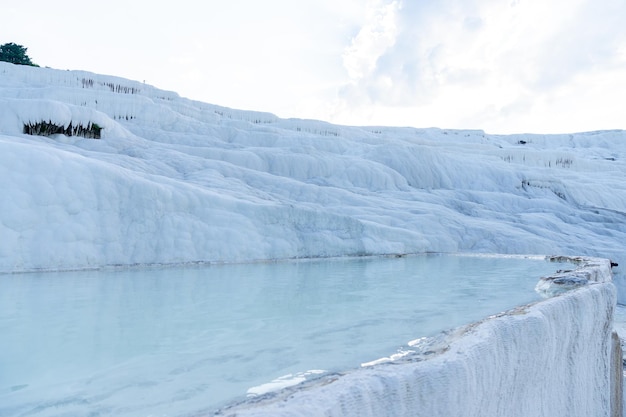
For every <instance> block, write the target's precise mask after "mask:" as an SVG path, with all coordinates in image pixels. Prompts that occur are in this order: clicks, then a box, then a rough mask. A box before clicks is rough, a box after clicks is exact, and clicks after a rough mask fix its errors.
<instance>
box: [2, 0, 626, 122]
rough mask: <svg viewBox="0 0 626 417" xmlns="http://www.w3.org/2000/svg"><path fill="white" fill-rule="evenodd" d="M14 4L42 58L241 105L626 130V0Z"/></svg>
mask: <svg viewBox="0 0 626 417" xmlns="http://www.w3.org/2000/svg"><path fill="white" fill-rule="evenodd" d="M5 9H6V10H4V15H3V16H4V17H5V19H4V24H3V32H4V34H5V36H6V37H7V38H6V40H5V41H6V42H17V43H20V44H24V45H25V46H27V47H28V48H29V54H30V55H31V57H32V58H33V60H34V62H37V63H38V64H40V65H49V66H52V67H54V68H62V69H65V68H71V69H85V70H89V71H94V72H99V73H104V74H114V75H119V76H123V77H127V78H132V79H136V80H140V81H142V80H146V82H148V83H150V84H154V85H156V86H158V87H161V88H165V89H171V90H175V91H177V92H179V93H180V94H181V95H183V96H186V97H190V98H193V99H198V100H203V101H207V102H210V103H215V104H220V105H224V106H229V107H236V108H246V109H255V110H261V111H270V112H275V113H276V114H278V115H279V116H282V117H305V118H320V119H324V120H329V121H331V122H336V123H348V124H387V125H389V124H399V125H413V126H440V127H447V128H483V129H486V130H491V131H493V130H494V129H502V127H503V126H504V129H505V130H506V131H518V130H525V131H528V130H530V128H529V126H530V127H532V129H533V130H535V131H564V130H569V125H567V124H566V122H559V123H557V122H556V119H554V118H552V119H549V120H548V119H546V117H544V114H546V113H551V114H556V113H559V112H563V111H564V109H565V108H567V109H568V110H567V111H568V112H570V113H571V112H574V111H576V112H577V113H578V114H580V115H579V116H577V117H578V118H579V119H578V120H577V121H578V122H579V124H578V125H579V126H586V128H585V129H601V128H619V127H622V128H626V126H625V125H624V121H623V120H624V119H623V117H621V118H619V117H615V118H609V117H608V116H607V115H609V114H613V110H612V109H611V108H609V106H611V104H609V103H611V102H614V101H615V100H616V99H617V97H618V95H619V90H618V88H613V89H611V88H607V87H600V86H603V85H605V83H608V85H611V84H612V85H616V86H621V85H623V84H624V78H626V73H624V71H618V70H617V69H619V68H622V69H623V68H624V66H625V65H626V25H624V24H623V16H626V2H624V1H623V0H602V1H599V2H598V1H592V0H567V1H566V0H551V1H544V0H507V1H502V0H441V1H414V0H367V1H365V0H342V1H339V2H337V1H336V0H316V1H314V0H302V1H299V2H293V1H289V0H267V1H266V2H263V3H259V2H253V1H251V0H232V1H230V2H218V1H216V0H207V1H206V2H203V3H198V2H194V1H192V0H179V2H177V3H176V4H175V5H170V4H167V5H166V4H164V3H163V4H162V3H158V2H157V3H154V2H147V1H146V0H142V1H139V0H137V1H136V2H133V3H132V4H130V3H128V2H123V1H122V0H111V2H109V3H107V5H106V7H104V6H102V5H100V6H97V7H96V6H94V5H91V4H89V5H86V4H84V2H82V3H81V2H79V1H78V0H59V1H57V2H49V1H43V0H23V1H21V2H13V3H12V4H11V5H10V7H7V8H5ZM32 10H36V11H37V13H31V11H32ZM25 15H28V16H29V18H28V21H29V25H27V26H25V25H24V24H23V16H25ZM51 22H71V24H51ZM582 89H585V91H582ZM563 97H569V99H568V100H570V101H567V102H565V101H563V99H562V98H563ZM582 97H584V100H585V101H583V99H582ZM583 109H584V110H583ZM600 120H603V123H600V122H599V121H600ZM540 121H541V122H540ZM583 121H584V123H583ZM501 131H502V130H501Z"/></svg>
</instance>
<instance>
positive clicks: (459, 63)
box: [333, 0, 626, 131]
mask: <svg viewBox="0 0 626 417" xmlns="http://www.w3.org/2000/svg"><path fill="white" fill-rule="evenodd" d="M393 4H395V2H394V3H393ZM395 11H396V12H395V13H394V20H393V22H394V25H393V31H391V30H387V31H386V32H385V31H381V32H382V33H391V34H392V35H393V36H388V37H387V38H386V39H387V42H382V41H381V42H380V43H379V44H376V43H375V42H371V41H370V42H369V43H368V42H363V43H364V44H365V45H375V46H371V47H370V48H369V49H368V48H367V47H363V48H362V50H364V51H366V52H365V53H364V54H363V57H364V58H363V59H362V60H361V61H358V60H356V59H355V60H354V61H352V65H351V66H348V65H347V68H348V74H349V75H350V77H351V82H350V83H347V84H346V85H345V86H344V87H343V88H342V89H341V90H340V97H339V98H340V102H339V104H338V105H337V107H336V112H335V113H334V115H333V120H334V121H337V122H347V123H358V121H359V120H361V119H363V118H370V122H372V123H374V124H386V121H391V122H392V123H394V124H405V125H425V124H426V125H439V126H446V127H458V128H463V127H468V128H469V127H471V128H481V127H482V128H485V129H490V128H493V127H496V128H498V129H504V130H505V131H511V129H512V130H516V129H523V128H524V126H527V125H529V124H530V125H532V126H533V127H534V128H535V129H539V130H541V131H547V130H550V131H554V130H557V131H558V130H564V129H567V125H565V123H566V122H562V123H560V124H558V125H557V124H555V123H551V122H550V120H546V118H545V117H543V114H545V113H539V114H538V113H537V112H538V111H539V109H542V111H544V112H545V111H548V110H551V111H553V112H556V111H558V110H559V108H568V109H569V110H570V111H572V109H573V108H580V109H582V108H584V109H585V111H587V112H589V113H591V112H592V109H590V106H589V105H588V104H587V103H583V102H580V101H579V100H577V97H582V96H583V95H584V96H585V97H586V98H587V99H589V100H591V101H592V102H594V103H595V106H597V107H602V106H605V105H606V103H607V99H606V97H607V96H590V93H589V92H585V93H584V94H580V95H577V94H576V93H575V91H576V90H577V89H580V88H589V85H590V84H589V83H590V82H591V81H590V80H592V79H596V77H614V78H613V79H614V83H615V84H619V83H620V82H621V81H622V80H623V79H624V77H625V76H624V75H623V74H620V73H618V72H615V71H613V70H612V68H617V67H619V66H620V65H623V64H624V63H626V62H625V60H624V45H626V36H625V35H626V29H625V26H624V25H623V24H622V22H621V21H620V16H625V15H626V4H624V3H623V2H619V1H614V0H609V1H606V2H604V1H603V2H600V3H598V2H592V1H590V0H574V1H564V0H555V1H551V2H544V1H540V0H519V1H516V2H513V3H510V2H501V1H495V0H491V1H466V0H449V1H444V2H439V3H437V4H424V3H423V2H410V1H404V2H403V3H402V4H399V5H398V7H396V8H395ZM374 17H376V18H377V19H378V25H377V24H376V23H374V22H372V21H370V22H368V23H367V24H366V25H365V26H364V28H363V31H362V32H361V33H364V34H366V35H367V34H369V33H371V32H373V31H372V30H371V29H370V28H372V27H380V28H388V27H391V25H388V24H387V23H386V20H385V15H384V14H379V15H374ZM361 33H359V35H361ZM381 38H382V39H385V38H384V37H382V36H381V37H379V38H377V39H381ZM365 39H366V40H367V39H368V37H367V36H365ZM392 40H393V41H392ZM360 43H361V40H360V39H359V37H357V38H355V41H354V42H353V46H352V47H354V45H355V44H356V45H359V44H360ZM381 44H382V45H384V46H379V45H381ZM377 46H378V47H377ZM352 47H351V48H352ZM349 51H352V49H349ZM355 55H356V56H357V57H360V56H361V55H358V54H355ZM349 56H351V55H349ZM357 64H360V65H357ZM355 75H358V76H355ZM583 80H584V81H583ZM591 90H592V91H597V92H598V94H599V91H600V90H599V89H597V88H594V89H591ZM606 93H608V94H609V96H610V95H611V92H610V91H604V92H603V94H606ZM613 94H615V93H613ZM563 97H569V98H570V99H571V100H573V102H567V103H565V102H563V101H562V98H563ZM559 106H560V107H559ZM579 113H582V112H579ZM609 113H610V112H609ZM604 114H607V111H606V110H605V111H604ZM586 119H587V120H588V121H589V122H591V120H590V119H591V117H590V116H588V117H586ZM604 119H606V118H604ZM505 120H506V121H507V123H504V121H505ZM533 120H541V121H542V123H531V122H532V121H533ZM618 120H619V119H618ZM616 122H617V121H616V120H614V121H613V123H614V124H613V125H610V126H609V125H605V127H606V128H614V127H618V126H616ZM361 123H363V122H362V121H361ZM588 125H589V126H590V127H593V128H602V126H600V125H597V124H595V125H593V126H592V123H588ZM507 126H508V127H509V128H508V129H507ZM550 126H552V127H550ZM594 126H597V127H594ZM622 127H623V125H622Z"/></svg>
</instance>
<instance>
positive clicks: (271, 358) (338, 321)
mask: <svg viewBox="0 0 626 417" xmlns="http://www.w3.org/2000/svg"><path fill="white" fill-rule="evenodd" d="M560 267H561V265H559V264H555V263H550V262H547V261H545V260H539V259H534V258H533V259H526V258H510V257H508V258H506V257H476V256H444V255H433V256H414V257H403V258H358V259H339V260H318V261H298V262H282V263H262V264H242V265H219V266H206V267H188V268H163V269H153V268H149V269H133V270H106V271H83V272H70V273H30V274H16V275H0V415H2V416H5V415H6V416H36V417H40V416H57V417H58V416H76V415H84V416H87V415H90V416H108V415H115V416H122V417H130V416H133V417H138V416H141V417H147V416H192V415H201V414H202V413H207V412H211V411H213V410H215V409H216V408H218V407H220V406H223V405H225V404H227V403H229V402H231V401H236V400H240V399H243V398H246V396H250V395H257V394H262V393H264V392H266V391H267V390H268V389H272V388H275V387H280V386H283V385H288V384H290V383H294V382H297V381H299V380H302V379H306V378H309V377H311V376H315V375H318V374H320V373H322V372H334V371H340V370H345V369H352V368H356V367H359V366H360V365H361V364H362V363H365V362H370V361H372V360H375V359H377V358H381V357H384V356H389V355H391V354H394V353H396V352H398V351H402V350H403V349H405V348H406V347H407V343H408V342H409V341H411V340H414V339H416V338H420V337H423V336H432V335H435V334H437V333H439V332H441V331H442V330H445V329H450V328H453V327H456V326H459V325H463V324H468V323H471V322H473V321H477V320H480V319H483V318H485V317H487V316H489V315H491V314H495V313H498V312H501V311H504V310H507V309H510V308H513V307H515V306H518V305H522V304H527V303H530V302H533V301H536V300H539V299H540V297H539V295H538V294H536V293H535V292H534V290H533V289H534V286H535V284H536V282H537V280H538V279H539V277H540V276H542V275H547V274H551V273H553V272H554V271H555V270H557V269H559V268H560Z"/></svg>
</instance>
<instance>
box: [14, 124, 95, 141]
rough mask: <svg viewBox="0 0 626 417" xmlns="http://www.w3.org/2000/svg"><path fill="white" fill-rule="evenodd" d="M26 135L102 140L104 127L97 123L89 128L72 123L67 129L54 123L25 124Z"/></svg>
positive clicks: (89, 125) (88, 126)
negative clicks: (80, 137)
mask: <svg viewBox="0 0 626 417" xmlns="http://www.w3.org/2000/svg"><path fill="white" fill-rule="evenodd" d="M24 133H25V134H27V135H36V136H51V135H65V136H82V137H84V138H88V139H100V138H101V137H102V127H100V126H99V125H98V124H96V123H91V122H89V123H88V124H87V126H83V125H82V124H76V125H74V124H73V123H70V124H69V125H68V126H67V127H65V126H59V125H57V124H54V123H53V122H52V121H47V122H45V121H44V122H39V123H28V124H26V123H25V124H24Z"/></svg>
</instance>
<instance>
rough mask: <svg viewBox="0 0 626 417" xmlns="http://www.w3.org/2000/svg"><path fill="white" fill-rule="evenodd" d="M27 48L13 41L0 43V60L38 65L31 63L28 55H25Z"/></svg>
mask: <svg viewBox="0 0 626 417" xmlns="http://www.w3.org/2000/svg"><path fill="white" fill-rule="evenodd" d="M27 50H28V48H25V47H23V46H22V45H18V44H15V43H13V42H9V43H5V44H4V45H0V61H5V62H10V63H12V64H20V65H30V66H33V67H37V66H38V65H36V64H33V62H32V61H31V60H30V57H29V56H28V55H26V51H27Z"/></svg>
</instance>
